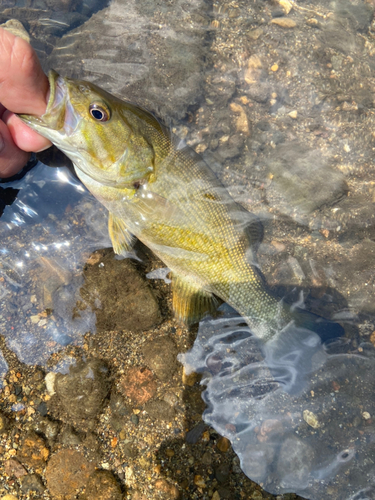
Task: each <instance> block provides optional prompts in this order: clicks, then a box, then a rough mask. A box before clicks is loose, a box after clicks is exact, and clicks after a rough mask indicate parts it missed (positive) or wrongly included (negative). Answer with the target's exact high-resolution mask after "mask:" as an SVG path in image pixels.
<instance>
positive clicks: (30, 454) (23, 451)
mask: <svg viewBox="0 0 375 500" xmlns="http://www.w3.org/2000/svg"><path fill="white" fill-rule="evenodd" d="M48 457H49V450H48V448H47V447H46V444H45V442H44V439H43V438H41V437H40V436H38V434H36V433H35V432H33V431H30V432H29V433H28V434H26V436H25V437H24V438H23V440H22V442H21V446H20V448H19V450H18V452H17V458H18V460H19V461H20V462H21V463H22V464H25V465H27V466H28V467H34V468H39V467H43V466H44V465H45V462H46V461H47V459H48Z"/></svg>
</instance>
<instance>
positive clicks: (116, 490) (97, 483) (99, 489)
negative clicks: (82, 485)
mask: <svg viewBox="0 0 375 500" xmlns="http://www.w3.org/2000/svg"><path fill="white" fill-rule="evenodd" d="M94 498H95V500H122V493H121V487H120V485H119V483H118V482H117V480H116V478H115V477H114V475H113V474H112V472H110V471H108V470H96V471H95V472H93V473H92V474H91V476H90V477H89V479H88V482H87V486H86V493H85V495H84V496H83V497H82V500H92V499H94Z"/></svg>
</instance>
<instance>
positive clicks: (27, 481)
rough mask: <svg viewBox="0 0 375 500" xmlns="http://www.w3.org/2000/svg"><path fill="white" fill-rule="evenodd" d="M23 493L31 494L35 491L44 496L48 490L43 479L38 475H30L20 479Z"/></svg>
mask: <svg viewBox="0 0 375 500" xmlns="http://www.w3.org/2000/svg"><path fill="white" fill-rule="evenodd" d="M20 482H21V491H22V492H23V493H30V492H31V491H35V492H36V493H40V494H42V493H43V492H44V490H45V489H46V488H45V486H44V484H43V482H42V480H41V478H40V477H39V476H38V474H28V475H27V476H23V477H22V478H21V479H20Z"/></svg>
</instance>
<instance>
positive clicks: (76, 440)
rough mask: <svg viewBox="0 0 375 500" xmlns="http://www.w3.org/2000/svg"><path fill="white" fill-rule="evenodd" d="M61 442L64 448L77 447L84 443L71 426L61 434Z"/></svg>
mask: <svg viewBox="0 0 375 500" xmlns="http://www.w3.org/2000/svg"><path fill="white" fill-rule="evenodd" d="M59 441H60V443H61V444H62V445H64V446H77V445H78V444H81V443H82V439H81V437H80V435H79V434H77V432H76V431H75V430H74V429H73V427H71V426H70V425H68V426H67V427H65V429H64V430H63V432H62V433H61V436H60V438H59Z"/></svg>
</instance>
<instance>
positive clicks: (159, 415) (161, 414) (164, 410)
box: [145, 400, 176, 421]
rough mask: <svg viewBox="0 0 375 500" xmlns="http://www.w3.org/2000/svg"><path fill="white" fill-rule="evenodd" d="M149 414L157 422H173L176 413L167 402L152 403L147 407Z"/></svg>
mask: <svg viewBox="0 0 375 500" xmlns="http://www.w3.org/2000/svg"><path fill="white" fill-rule="evenodd" d="M145 410H146V411H147V413H148V414H149V415H150V416H151V417H152V418H155V419H157V420H169V421H170V420H173V418H174V416H175V414H176V412H175V411H174V409H173V408H172V406H171V405H169V404H168V403H167V402H166V401H161V400H157V401H151V402H150V403H147V404H146V406H145Z"/></svg>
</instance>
